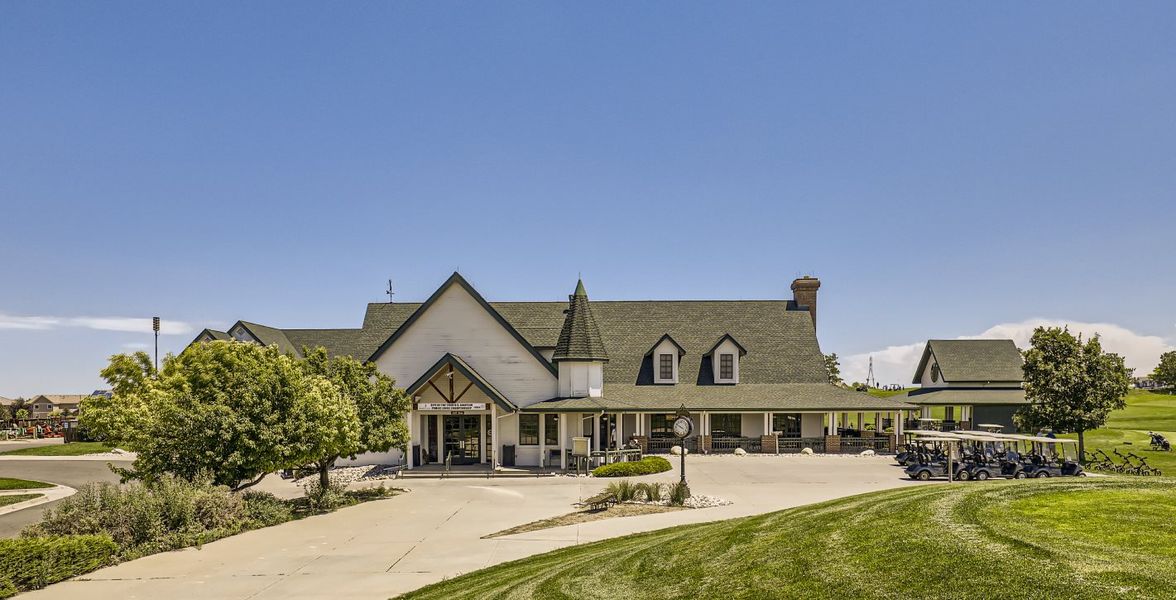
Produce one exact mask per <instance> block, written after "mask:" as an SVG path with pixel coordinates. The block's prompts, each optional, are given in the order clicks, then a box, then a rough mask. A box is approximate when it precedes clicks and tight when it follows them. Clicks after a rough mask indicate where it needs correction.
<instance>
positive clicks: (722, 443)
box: [711, 437, 763, 452]
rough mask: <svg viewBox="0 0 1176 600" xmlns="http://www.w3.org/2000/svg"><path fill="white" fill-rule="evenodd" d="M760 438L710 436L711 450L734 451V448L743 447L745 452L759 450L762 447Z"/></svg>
mask: <svg viewBox="0 0 1176 600" xmlns="http://www.w3.org/2000/svg"><path fill="white" fill-rule="evenodd" d="M762 444H763V442H762V440H761V439H760V438H749V437H716V438H711V452H734V451H735V449H736V448H743V449H744V450H745V451H747V452H759V451H760V449H761V448H763V445H762Z"/></svg>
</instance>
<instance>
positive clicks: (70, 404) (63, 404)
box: [29, 394, 90, 419]
mask: <svg viewBox="0 0 1176 600" xmlns="http://www.w3.org/2000/svg"><path fill="white" fill-rule="evenodd" d="M89 397H90V394H41V395H39V396H33V398H32V399H31V400H29V404H30V405H31V407H32V408H31V410H30V411H29V412H30V416H32V417H33V418H34V419H40V418H44V417H48V416H49V415H50V414H52V413H53V411H55V410H58V409H60V410H61V412H62V413H64V414H66V415H76V414H78V407H80V406H81V404H82V400H84V399H85V398H89Z"/></svg>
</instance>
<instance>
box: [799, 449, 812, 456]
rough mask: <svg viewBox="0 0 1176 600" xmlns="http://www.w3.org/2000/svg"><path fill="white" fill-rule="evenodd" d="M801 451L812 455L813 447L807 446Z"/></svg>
mask: <svg viewBox="0 0 1176 600" xmlns="http://www.w3.org/2000/svg"><path fill="white" fill-rule="evenodd" d="M800 453H801V454H806V455H811V454H812V453H813V449H812V448H805V449H803V450H801V451H800Z"/></svg>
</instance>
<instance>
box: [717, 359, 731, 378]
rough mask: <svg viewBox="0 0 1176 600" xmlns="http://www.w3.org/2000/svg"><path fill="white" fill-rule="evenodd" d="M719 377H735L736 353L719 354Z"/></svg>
mask: <svg viewBox="0 0 1176 600" xmlns="http://www.w3.org/2000/svg"><path fill="white" fill-rule="evenodd" d="M719 379H735V355H734V354H720V355H719Z"/></svg>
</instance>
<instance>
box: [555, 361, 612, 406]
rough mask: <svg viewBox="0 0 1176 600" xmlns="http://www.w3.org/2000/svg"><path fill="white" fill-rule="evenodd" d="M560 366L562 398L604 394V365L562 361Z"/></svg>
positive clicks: (595, 396) (560, 391)
mask: <svg viewBox="0 0 1176 600" xmlns="http://www.w3.org/2000/svg"><path fill="white" fill-rule="evenodd" d="M558 364H559V395H560V397H562V398H579V397H583V396H591V397H593V398H599V397H600V396H601V395H603V393H604V365H602V364H601V363H597V362H575V361H561V362H560V363H558Z"/></svg>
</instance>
